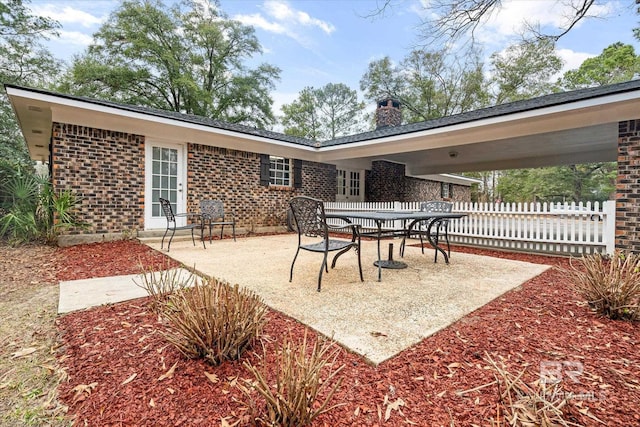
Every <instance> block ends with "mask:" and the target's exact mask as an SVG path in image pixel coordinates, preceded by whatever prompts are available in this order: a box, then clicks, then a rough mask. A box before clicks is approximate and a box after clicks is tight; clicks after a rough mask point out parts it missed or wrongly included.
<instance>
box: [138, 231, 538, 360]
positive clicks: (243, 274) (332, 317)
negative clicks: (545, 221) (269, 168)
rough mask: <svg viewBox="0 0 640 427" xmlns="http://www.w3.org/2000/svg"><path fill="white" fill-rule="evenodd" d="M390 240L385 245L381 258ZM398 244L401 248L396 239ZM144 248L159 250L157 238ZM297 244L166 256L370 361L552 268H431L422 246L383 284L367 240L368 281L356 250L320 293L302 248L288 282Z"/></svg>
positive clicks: (244, 241)
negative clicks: (259, 300) (252, 294)
mask: <svg viewBox="0 0 640 427" xmlns="http://www.w3.org/2000/svg"><path fill="white" fill-rule="evenodd" d="M388 242H390V241H383V242H382V245H383V253H386V244H387V243H388ZM395 243H396V245H395V247H396V248H397V247H398V243H399V241H397V240H396V241H395ZM147 244H148V245H149V246H151V247H153V248H154V249H158V250H160V242H159V241H157V242H155V241H154V242H148V243H147ZM296 245H297V236H296V235H294V234H281V235H275V236H261V237H249V238H239V239H238V241H237V242H234V241H233V240H231V239H224V240H217V241H213V242H211V244H207V249H206V250H205V249H202V247H201V246H195V247H194V246H193V244H192V242H191V240H190V239H189V240H183V241H174V242H173V243H172V244H171V251H170V252H169V253H168V255H169V256H171V257H172V258H174V259H176V260H178V261H180V262H182V263H183V264H184V265H186V266H189V267H195V269H196V270H197V271H198V272H200V273H202V274H205V275H208V276H211V277H215V278H218V279H221V280H224V281H227V282H229V283H231V284H239V285H240V286H242V287H246V288H247V289H250V290H252V291H254V292H255V293H256V294H258V295H259V296H260V297H261V298H262V299H263V300H264V302H265V303H266V304H267V305H268V306H269V307H271V308H272V309H274V310H278V311H280V312H282V313H284V314H286V315H288V316H291V317H293V318H295V319H297V320H298V321H300V322H301V323H304V324H306V325H308V326H310V327H311V328H313V329H315V330H317V331H318V332H320V333H322V334H324V335H326V336H329V337H333V338H334V339H335V340H336V341H337V342H339V343H340V344H341V345H343V346H345V347H346V348H348V349H350V350H351V351H353V352H355V353H358V354H360V355H362V356H363V357H364V358H366V359H367V360H368V361H370V362H371V363H373V364H379V363H381V362H383V361H385V360H387V359H389V358H391V357H393V356H394V355H395V354H397V353H399V352H401V351H402V350H404V349H406V348H408V347H410V346H411V345H414V344H416V343H417V342H419V341H421V340H422V339H423V338H425V337H427V336H429V335H431V334H433V333H435V332H437V331H439V330H440V329H443V328H445V327H446V326H448V325H450V324H451V323H453V322H455V321H456V320H458V319H460V318H461V317H463V316H465V315H467V314H469V313H470V312H472V311H474V310H476V309H478V308H479V307H481V306H483V305H484V304H486V303H488V302H489V301H491V300H493V299H495V298H497V297H499V296H500V295H502V294H503V293H505V292H507V291H509V290H511V289H513V288H515V287H517V286H519V285H520V284H522V283H524V282H525V281H527V280H529V279H531V278H532V277H535V276H536V275H538V274H540V273H542V272H543V271H545V270H546V269H547V268H549V267H548V266H545V265H539V264H531V263H526V262H521V261H513V260H506V259H498V258H493V257H486V256H479V255H470V254H464V253H456V252H454V253H452V256H451V262H450V264H449V265H446V264H444V262H442V260H440V262H438V263H437V264H434V263H433V249H429V250H425V254H424V255H422V254H421V252H420V250H419V248H413V247H408V248H407V250H406V252H405V257H404V258H403V261H405V262H406V263H407V264H408V268H406V269H403V270H384V271H383V272H382V281H381V282H378V281H377V273H378V269H377V267H374V266H373V261H375V260H376V259H377V255H376V253H377V252H376V243H375V242H374V241H363V242H362V264H363V265H362V267H363V274H364V279H365V281H364V282H360V280H359V277H358V273H357V261H356V255H355V253H353V252H351V253H347V254H344V255H343V256H342V257H341V258H340V259H339V260H338V263H337V265H336V268H335V269H333V270H331V269H330V270H329V274H325V275H324V276H323V279H322V292H317V291H316V284H317V276H318V269H319V267H320V263H321V261H322V258H321V255H318V254H314V253H306V252H305V251H301V253H300V255H299V256H298V260H297V261H296V266H295V269H294V274H293V282H292V283H289V281H288V279H289V268H290V266H291V260H292V258H293V255H294V253H295V249H296ZM165 253H166V252H165ZM396 253H397V249H396ZM394 256H395V255H394Z"/></svg>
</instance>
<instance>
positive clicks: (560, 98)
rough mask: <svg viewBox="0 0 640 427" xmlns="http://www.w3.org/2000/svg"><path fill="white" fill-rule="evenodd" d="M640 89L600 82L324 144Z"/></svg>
mask: <svg viewBox="0 0 640 427" xmlns="http://www.w3.org/2000/svg"><path fill="white" fill-rule="evenodd" d="M638 89H640V80H631V81H628V82H624V83H617V84H613V85H607V86H599V87H594V88H588V89H580V90H574V91H570V92H560V93H554V94H551V95H545V96H540V97H538V98H531V99H526V100H523V101H516V102H510V103H507V104H501V105H495V106H493V107H488V108H483V109H480V110H474V111H469V112H466V113H460V114H456V115H453V116H447V117H441V118H439V119H433V120H427V121H424V122H418V123H410V124H407V125H402V126H393V127H385V128H382V129H377V130H374V131H371V132H365V133H360V134H356V135H350V136H345V137H341V138H336V139H334V140H332V141H326V142H324V143H322V146H323V147H328V146H335V145H342V144H350V143H354V142H361V141H368V140H373V139H377V138H384V137H389V136H395V135H403V134H409V133H413V132H420V131H425V130H430V129H437V128H442V127H446V126H452V125H457V124H462V123H469V122H473V121H476V120H482V119H488V118H492V117H499V116H505V115H508V114H514V113H521V112H524V111H531V110H537V109H540V108H547V107H553V106H557V105H562V104H568V103H571V102H577V101H584V100H588V99H593V98H598V97H602V96H607V95H614V94H619V93H624V92H631V91H634V90H638Z"/></svg>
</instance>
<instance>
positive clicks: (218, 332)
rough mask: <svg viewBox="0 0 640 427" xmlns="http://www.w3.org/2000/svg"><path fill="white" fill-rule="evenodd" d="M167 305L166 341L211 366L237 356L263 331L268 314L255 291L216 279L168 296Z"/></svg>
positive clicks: (195, 284)
mask: <svg viewBox="0 0 640 427" xmlns="http://www.w3.org/2000/svg"><path fill="white" fill-rule="evenodd" d="M166 305H167V310H165V312H164V314H165V316H166V318H167V319H168V324H169V332H167V333H166V334H165V335H166V337H167V339H168V340H169V342H171V343H172V344H173V345H175V346H176V348H177V349H178V350H179V351H180V352H181V353H182V354H184V355H185V356H186V357H188V358H191V359H195V358H203V359H205V360H206V361H207V362H209V363H211V364H213V365H218V364H220V363H222V362H223V361H225V360H237V359H239V358H240V357H241V356H242V353H244V351H245V350H246V349H247V348H249V347H250V346H251V345H252V344H253V342H254V341H255V339H256V337H257V336H258V335H259V334H260V333H261V332H262V328H263V326H264V324H265V321H266V319H265V315H266V313H267V307H266V306H265V305H264V303H263V302H262V300H261V299H260V297H258V296H257V295H256V294H255V293H253V292H251V291H249V290H247V289H246V288H242V289H240V287H239V286H238V285H235V286H231V285H229V284H228V283H224V282H219V281H218V280H216V279H211V280H208V281H205V282H204V283H198V282H197V281H196V282H195V283H194V285H193V287H192V288H189V289H183V290H180V291H177V292H175V293H174V294H171V295H169V298H168V300H167V303H166Z"/></svg>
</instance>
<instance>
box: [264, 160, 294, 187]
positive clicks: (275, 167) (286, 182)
mask: <svg viewBox="0 0 640 427" xmlns="http://www.w3.org/2000/svg"><path fill="white" fill-rule="evenodd" d="M269 184H270V185H280V186H284V187H290V186H291V184H292V180H291V160H290V159H286V158H284V157H276V156H270V157H269Z"/></svg>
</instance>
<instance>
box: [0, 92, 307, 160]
mask: <svg viewBox="0 0 640 427" xmlns="http://www.w3.org/2000/svg"><path fill="white" fill-rule="evenodd" d="M7 94H8V95H10V96H14V97H20V98H25V99H28V100H34V101H39V102H42V103H44V104H47V105H50V106H54V105H58V106H62V107H66V108H75V109H78V110H86V111H93V112H96V113H103V114H108V115H113V116H120V117H124V118H128V119H133V120H141V121H146V122H152V123H158V124H162V125H171V126H177V127H182V128H186V129H191V130H196V131H200V132H206V133H213V134H218V135H224V136H230V137H234V138H242V139H247V140H251V141H255V142H259V143H264V144H267V145H277V146H281V147H286V148H292V149H297V150H304V151H309V152H317V151H318V148H315V147H309V146H306V145H301V144H294V143H291V142H287V141H280V140H277V139H272V138H268V137H263V136H259V135H252V134H248V133H244V132H236V131H232V130H228V129H220V128H216V127H212V126H205V125H200V124H197V123H191V122H188V121H184V120H178V119H173V118H169V117H159V116H156V115H153V114H145V113H141V112H137V111H129V110H126V109H121V108H117V107H110V106H106V105H99V104H94V103H91V102H85V101H79V100H75V99H67V98H64V97H58V96H54V95H49V94H43V93H38V92H31V91H25V90H23V89H17V88H11V87H8V88H7ZM52 110H53V114H54V117H53V120H54V121H55V120H56V117H55V109H52Z"/></svg>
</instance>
